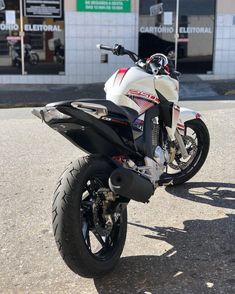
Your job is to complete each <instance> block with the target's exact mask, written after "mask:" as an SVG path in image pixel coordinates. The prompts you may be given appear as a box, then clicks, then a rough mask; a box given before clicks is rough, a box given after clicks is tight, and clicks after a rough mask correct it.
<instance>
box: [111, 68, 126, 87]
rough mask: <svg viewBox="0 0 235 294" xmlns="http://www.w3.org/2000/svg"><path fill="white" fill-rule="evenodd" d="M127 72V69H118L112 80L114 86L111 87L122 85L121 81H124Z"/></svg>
mask: <svg viewBox="0 0 235 294" xmlns="http://www.w3.org/2000/svg"><path fill="white" fill-rule="evenodd" d="M128 70H129V67H125V68H120V69H119V70H118V72H117V75H116V77H115V80H114V84H113V86H114V87H115V86H117V87H118V86H120V85H121V83H122V80H123V79H124V77H125V75H126V73H127V72H128Z"/></svg>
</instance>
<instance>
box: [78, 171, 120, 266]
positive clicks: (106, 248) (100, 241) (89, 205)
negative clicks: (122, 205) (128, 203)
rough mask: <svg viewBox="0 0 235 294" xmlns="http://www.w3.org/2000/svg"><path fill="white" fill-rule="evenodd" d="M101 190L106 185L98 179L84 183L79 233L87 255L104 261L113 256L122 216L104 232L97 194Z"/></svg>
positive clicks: (99, 200)
mask: <svg viewBox="0 0 235 294" xmlns="http://www.w3.org/2000/svg"><path fill="white" fill-rule="evenodd" d="M102 188H107V184H105V180H102V179H101V178H100V177H97V176H96V177H93V178H91V179H89V180H87V181H86V184H85V188H84V191H83V194H82V200H81V206H80V213H81V220H82V221H81V232H82V236H83V239H84V242H85V245H86V247H87V249H88V251H89V253H90V254H91V255H92V256H93V257H95V258H96V259H99V260H106V259H109V258H110V256H111V255H112V254H113V252H114V251H115V247H116V245H117V243H118V239H119V233H120V228H121V223H122V215H121V214H120V215H119V216H117V217H116V220H115V222H113V226H112V229H109V230H106V228H105V219H104V217H103V216H102V213H103V211H102V201H101V198H102V197H100V196H98V194H97V193H98V191H99V190H100V189H102ZM98 197H100V199H98ZM94 212H95V213H94ZM94 214H95V215H96V217H94Z"/></svg>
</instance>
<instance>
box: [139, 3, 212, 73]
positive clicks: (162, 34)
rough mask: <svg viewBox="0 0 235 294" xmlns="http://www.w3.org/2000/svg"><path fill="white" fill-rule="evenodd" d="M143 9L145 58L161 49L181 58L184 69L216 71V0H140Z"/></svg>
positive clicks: (141, 41) (179, 63) (179, 64)
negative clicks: (214, 60)
mask: <svg viewBox="0 0 235 294" xmlns="http://www.w3.org/2000/svg"><path fill="white" fill-rule="evenodd" d="M177 2H178V4H179V14H178V20H177V17H176V7H177ZM139 11H140V22H139V23H140V27H139V55H140V57H141V58H147V57H149V56H150V55H152V54H154V53H156V52H159V53H163V54H165V55H166V56H167V57H168V58H170V59H171V60H172V61H174V62H175V59H176V58H177V70H179V71H180V72H182V73H195V74H199V73H201V74H202V73H204V74H205V73H210V72H211V71H212V68H213V43H214V22H215V0H190V1H189V0H140V9H139ZM176 22H178V36H177V47H176V46H175V40H176V39H175V38H176V33H177V32H176ZM175 49H177V50H175ZM176 52H177V53H176ZM176 55H177V56H176Z"/></svg>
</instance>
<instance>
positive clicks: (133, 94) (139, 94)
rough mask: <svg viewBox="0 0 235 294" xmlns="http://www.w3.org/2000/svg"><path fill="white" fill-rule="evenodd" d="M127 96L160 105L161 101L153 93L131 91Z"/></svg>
mask: <svg viewBox="0 0 235 294" xmlns="http://www.w3.org/2000/svg"><path fill="white" fill-rule="evenodd" d="M126 96H128V97H135V98H142V99H147V100H151V101H153V102H155V103H157V104H159V103H160V99H159V98H158V97H157V96H155V95H153V94H151V93H147V92H144V91H139V90H134V89H130V90H129V91H128V92H127V94H126Z"/></svg>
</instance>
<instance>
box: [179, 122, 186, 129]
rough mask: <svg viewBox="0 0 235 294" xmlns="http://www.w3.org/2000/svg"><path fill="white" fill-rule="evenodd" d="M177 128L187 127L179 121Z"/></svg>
mask: <svg viewBox="0 0 235 294" xmlns="http://www.w3.org/2000/svg"><path fill="white" fill-rule="evenodd" d="M177 129H181V130H184V129H185V126H184V124H182V123H179V122H178V124H177Z"/></svg>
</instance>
